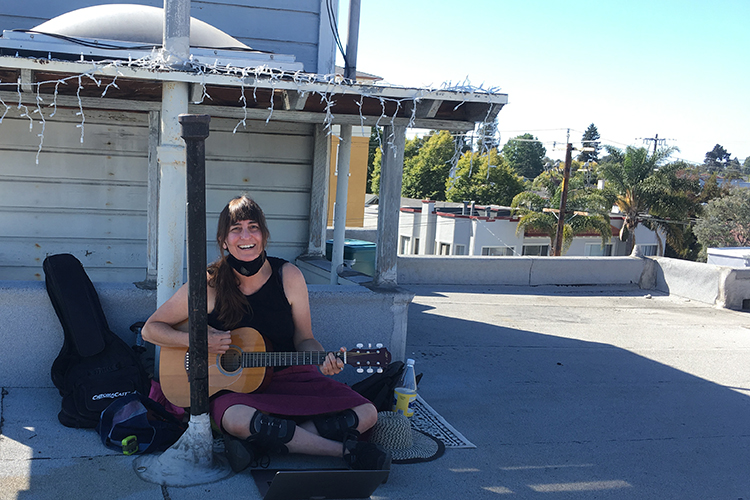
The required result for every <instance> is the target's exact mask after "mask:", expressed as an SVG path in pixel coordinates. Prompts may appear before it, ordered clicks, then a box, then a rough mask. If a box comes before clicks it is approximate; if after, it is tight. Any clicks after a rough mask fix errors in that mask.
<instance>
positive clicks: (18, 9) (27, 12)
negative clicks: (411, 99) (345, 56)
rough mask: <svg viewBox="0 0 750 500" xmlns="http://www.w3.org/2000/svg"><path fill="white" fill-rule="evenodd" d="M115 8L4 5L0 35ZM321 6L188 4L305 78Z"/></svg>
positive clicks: (286, 0)
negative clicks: (291, 64)
mask: <svg viewBox="0 0 750 500" xmlns="http://www.w3.org/2000/svg"><path fill="white" fill-rule="evenodd" d="M116 3H123V1H122V0H66V1H64V2H61V1H59V0H24V1H23V2H15V1H3V2H0V31H1V30H10V29H30V28H32V27H34V26H36V25H38V24H41V23H43V22H44V21H47V20H49V19H52V18H53V17H57V16H59V15H61V14H65V13H66V12H70V11H73V10H76V9H80V8H83V7H90V6H92V5H105V4H116ZM137 3H139V4H143V5H150V6H152V7H163V6H164V2H163V0H138V2H137ZM334 3H335V4H336V5H338V2H334ZM320 6H321V1H320V0H227V1H224V2H219V1H212V0H192V1H191V2H190V14H191V16H193V17H194V18H196V19H200V20H201V21H204V22H206V23H209V24H211V25H213V26H214V27H216V28H218V29H220V30H222V31H224V32H226V33H228V34H229V35H231V36H233V37H235V38H237V39H238V40H240V41H241V42H243V43H245V44H246V45H248V46H250V47H252V48H254V49H257V50H264V51H269V52H274V53H277V54H291V55H294V56H295V57H296V58H297V61H298V62H301V63H302V64H304V67H305V71H306V72H309V73H317V72H318V44H319V31H320V25H321V23H320ZM324 15H325V13H324ZM324 26H327V21H326V23H325V24H324ZM332 71H333V68H323V69H322V71H321V72H322V73H329V72H332Z"/></svg>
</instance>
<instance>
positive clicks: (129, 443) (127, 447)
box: [122, 435, 138, 455]
mask: <svg viewBox="0 0 750 500" xmlns="http://www.w3.org/2000/svg"><path fill="white" fill-rule="evenodd" d="M122 452H123V453H124V454H125V455H132V454H133V453H138V438H137V437H135V436H132V435H131V436H128V437H126V438H125V439H123V440H122Z"/></svg>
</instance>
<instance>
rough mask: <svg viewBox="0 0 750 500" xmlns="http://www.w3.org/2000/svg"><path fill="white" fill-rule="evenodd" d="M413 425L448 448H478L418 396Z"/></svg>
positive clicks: (412, 419)
mask: <svg viewBox="0 0 750 500" xmlns="http://www.w3.org/2000/svg"><path fill="white" fill-rule="evenodd" d="M411 425H412V427H414V428H415V429H417V430H420V431H422V432H424V433H426V434H429V435H430V436H433V437H435V438H437V439H439V440H440V441H442V442H443V444H445V447H446V448H476V446H475V445H474V444H473V443H472V442H471V441H469V440H468V439H466V438H465V437H464V436H463V434H461V433H460V432H458V431H457V430H456V429H455V428H454V427H453V426H452V425H451V424H449V423H448V422H446V420H445V419H444V418H443V417H441V416H440V414H439V413H438V412H436V411H435V410H434V409H433V408H432V406H430V405H428V404H427V402H426V401H425V400H424V399H422V397H421V396H419V395H417V400H416V402H415V405H414V415H412V417H411Z"/></svg>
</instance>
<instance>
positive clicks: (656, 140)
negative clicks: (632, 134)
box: [641, 134, 667, 154]
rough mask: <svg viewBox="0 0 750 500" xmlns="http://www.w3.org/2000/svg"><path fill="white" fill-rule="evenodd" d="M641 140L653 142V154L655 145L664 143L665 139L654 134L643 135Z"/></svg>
mask: <svg viewBox="0 0 750 500" xmlns="http://www.w3.org/2000/svg"><path fill="white" fill-rule="evenodd" d="M641 140H642V141H643V142H653V143H654V154H656V147H657V146H658V145H659V144H664V143H665V142H666V141H667V140H666V139H659V134H655V135H654V136H653V137H643V138H641Z"/></svg>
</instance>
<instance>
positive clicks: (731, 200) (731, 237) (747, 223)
mask: <svg viewBox="0 0 750 500" xmlns="http://www.w3.org/2000/svg"><path fill="white" fill-rule="evenodd" d="M693 230H694V232H695V235H696V237H697V238H698V241H699V242H700V244H701V245H702V246H703V252H702V253H703V255H704V256H705V252H706V251H707V249H708V248H710V247H746V246H750V189H747V188H735V189H733V190H732V191H731V193H730V194H728V195H727V196H724V197H722V198H715V199H713V200H711V201H709V202H708V204H707V205H706V206H705V207H704V210H703V215H702V216H701V217H700V218H699V219H698V220H697V221H696V223H695V228H694V229H693Z"/></svg>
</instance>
